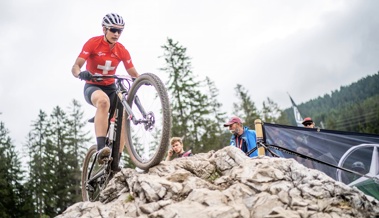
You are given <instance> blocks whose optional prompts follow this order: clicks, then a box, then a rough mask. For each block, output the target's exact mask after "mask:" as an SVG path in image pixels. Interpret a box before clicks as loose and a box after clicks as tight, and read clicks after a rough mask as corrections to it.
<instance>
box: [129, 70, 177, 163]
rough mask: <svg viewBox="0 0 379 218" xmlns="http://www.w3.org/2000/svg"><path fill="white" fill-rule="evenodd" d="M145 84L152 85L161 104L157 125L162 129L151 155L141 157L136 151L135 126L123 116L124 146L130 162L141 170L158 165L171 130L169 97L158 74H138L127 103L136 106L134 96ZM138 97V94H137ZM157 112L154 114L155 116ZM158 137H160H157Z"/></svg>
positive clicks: (165, 148)
mask: <svg viewBox="0 0 379 218" xmlns="http://www.w3.org/2000/svg"><path fill="white" fill-rule="evenodd" d="M146 84H150V85H151V86H153V87H154V90H155V91H156V92H157V94H158V98H159V100H160V104H161V105H160V106H161V111H160V113H159V115H161V117H162V120H161V121H162V123H161V125H160V126H159V127H162V129H161V130H160V131H159V133H158V134H159V135H158V137H157V140H158V142H157V143H158V146H157V147H156V148H155V151H153V154H152V156H151V157H149V158H147V159H146V157H145V158H144V157H141V155H140V154H139V153H138V149H141V148H138V146H137V142H134V141H137V140H136V139H135V138H134V139H133V137H132V136H133V131H132V130H133V128H136V127H135V126H134V123H133V122H132V121H131V120H130V119H128V116H126V117H124V119H125V124H126V128H125V131H126V136H127V139H126V148H127V151H128V153H129V155H130V158H131V160H132V162H133V163H134V164H135V165H136V166H137V167H138V168H140V169H142V170H148V169H149V168H150V167H153V166H155V165H158V164H159V163H160V162H161V161H162V159H163V157H164V155H165V154H166V151H167V148H168V145H169V140H170V130H171V111H170V103H169V98H168V94H167V91H166V88H165V86H164V84H163V83H162V81H161V80H160V79H159V77H158V76H156V75H154V74H151V73H145V74H142V75H140V76H139V77H138V78H137V79H136V81H135V82H134V83H133V85H132V87H131V89H130V90H129V93H128V97H127V104H128V105H129V106H130V107H131V108H135V107H137V106H136V105H135V104H134V102H133V101H134V99H135V96H136V95H137V96H139V95H140V93H139V92H138V90H139V89H140V88H142V89H143V87H144V86H146ZM139 97H140V96H139ZM141 103H142V106H146V105H144V102H141ZM157 115H158V114H155V116H157ZM137 125H138V124H137ZM159 137H160V139H159Z"/></svg>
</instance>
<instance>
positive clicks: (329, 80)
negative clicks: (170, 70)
mask: <svg viewBox="0 0 379 218" xmlns="http://www.w3.org/2000/svg"><path fill="white" fill-rule="evenodd" d="M378 8H379V1H375V0H366V1H359V0H333V1H331V0H309V1H304V0H276V1H274V0H260V1H258V0H236V1H224V0H192V1H184V0H182V1H177V0H176V1H175V0H138V1H128V0H113V1H104V0H101V1H100V0H65V1H51V0H34V1H27V0H11V1H10V0H9V1H0V16H1V19H0V29H1V34H0V48H1V49H0V68H1V78H0V99H1V103H0V112H1V113H2V114H1V115H0V121H3V122H4V123H5V126H6V128H8V129H9V131H10V136H11V137H12V139H13V141H14V143H15V144H16V145H21V144H24V143H25V141H26V136H27V134H28V132H29V131H30V130H31V127H30V125H31V123H32V122H33V121H35V120H36V119H37V115H38V113H39V110H40V109H41V110H43V111H45V112H46V113H48V114H50V113H51V112H52V109H53V108H54V107H55V106H58V105H59V106H61V107H63V108H65V109H66V108H67V107H68V106H69V105H70V103H71V101H72V99H77V100H79V101H80V103H81V104H82V106H83V109H84V110H85V116H86V117H88V118H90V117H91V116H93V114H94V112H95V109H94V108H93V107H92V106H90V105H88V104H87V103H86V102H85V101H84V97H83V94H82V93H83V91H82V90H83V81H80V80H78V79H75V78H74V77H73V76H72V75H71V67H72V65H73V63H74V61H75V59H76V58H77V56H78V54H79V52H80V51H81V48H82V46H83V44H84V43H85V42H86V41H87V40H88V39H89V38H91V37H93V36H97V35H101V34H102V28H101V20H102V17H103V16H104V15H105V14H107V13H109V12H116V13H119V14H120V15H122V16H123V17H124V20H125V21H126V26H125V30H124V32H123V34H122V35H121V38H120V41H119V42H121V43H122V44H124V46H125V47H126V48H127V49H128V50H129V52H130V53H131V56H132V59H133V62H134V65H135V67H136V69H137V70H138V72H139V73H144V72H153V73H156V74H157V75H158V76H160V77H161V78H164V77H165V76H166V75H165V74H164V73H163V72H160V71H159V70H158V69H159V68H160V67H162V66H163V60H162V59H159V58H158V57H159V56H161V55H162V54H163V49H162V48H161V46H162V45H163V44H165V43H166V40H167V38H168V37H169V38H172V39H173V40H175V41H178V42H179V43H180V44H181V45H182V46H184V47H186V48H187V56H189V57H191V58H192V69H193V72H194V74H195V75H198V76H199V78H205V76H208V77H210V78H211V80H213V81H214V82H215V84H216V86H217V88H218V89H219V90H220V95H219V100H220V102H221V103H222V104H223V105H224V107H223V108H222V109H223V111H225V112H227V113H228V114H229V115H230V114H231V112H232V103H233V102H237V99H235V98H234V96H235V92H234V87H235V86H236V84H237V83H238V84H242V85H243V86H244V87H245V88H247V89H248V90H249V93H250V95H251V97H252V99H253V100H254V102H255V103H256V105H257V106H258V107H259V108H260V107H261V105H262V102H263V101H264V100H265V99H266V98H267V97H269V98H271V99H272V100H274V102H276V103H278V105H279V107H280V108H282V109H285V108H288V107H290V106H291V102H290V100H289V98H288V95H287V92H288V93H290V94H291V96H292V97H293V99H294V100H295V101H296V103H297V104H300V103H304V102H306V101H309V100H311V99H314V98H317V97H318V96H323V95H324V94H330V93H331V91H334V90H337V89H339V87H340V86H346V85H349V84H351V83H353V82H355V81H357V80H359V79H361V78H363V77H365V76H368V75H373V74H376V72H377V71H378V70H379V67H378V65H379V62H378V57H379V54H378V53H379V45H378V39H379V28H378V26H379V13H378ZM118 69H119V70H118V74H125V73H126V72H125V70H124V67H123V66H122V65H120V67H119V68H118ZM307 115H308V114H305V116H307ZM88 125H89V126H88V128H89V129H91V130H92V126H91V125H90V124H88Z"/></svg>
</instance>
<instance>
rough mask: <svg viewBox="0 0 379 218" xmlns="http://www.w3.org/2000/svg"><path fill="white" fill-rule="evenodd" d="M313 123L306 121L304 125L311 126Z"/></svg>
mask: <svg viewBox="0 0 379 218" xmlns="http://www.w3.org/2000/svg"><path fill="white" fill-rule="evenodd" d="M312 124H313V123H304V126H310V125H312Z"/></svg>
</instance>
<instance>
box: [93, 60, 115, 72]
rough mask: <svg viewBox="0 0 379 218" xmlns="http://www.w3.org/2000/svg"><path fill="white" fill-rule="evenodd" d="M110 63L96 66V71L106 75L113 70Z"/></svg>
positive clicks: (106, 62)
mask: <svg viewBox="0 0 379 218" xmlns="http://www.w3.org/2000/svg"><path fill="white" fill-rule="evenodd" d="M111 64H112V61H105V64H104V65H100V64H99V65H97V69H100V70H103V74H108V71H110V70H114V68H115V67H112V66H111Z"/></svg>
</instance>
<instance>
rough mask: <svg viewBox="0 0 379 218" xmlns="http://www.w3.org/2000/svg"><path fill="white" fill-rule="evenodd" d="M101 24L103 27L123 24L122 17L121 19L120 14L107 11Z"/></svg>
mask: <svg viewBox="0 0 379 218" xmlns="http://www.w3.org/2000/svg"><path fill="white" fill-rule="evenodd" d="M102 25H103V26H105V27H110V26H113V25H119V26H124V25H125V23H124V19H122V17H121V16H120V15H118V14H116V13H109V14H107V15H105V16H104V18H103V23H102Z"/></svg>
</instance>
